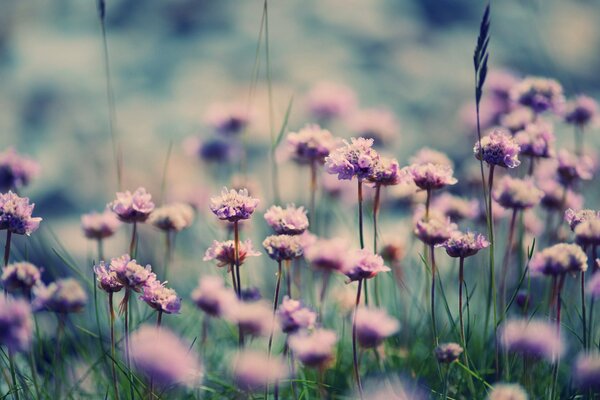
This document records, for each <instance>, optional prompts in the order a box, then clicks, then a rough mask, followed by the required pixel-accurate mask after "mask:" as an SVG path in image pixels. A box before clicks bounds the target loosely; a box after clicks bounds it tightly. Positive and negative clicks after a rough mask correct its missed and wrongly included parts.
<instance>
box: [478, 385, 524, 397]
mask: <svg viewBox="0 0 600 400" xmlns="http://www.w3.org/2000/svg"><path fill="white" fill-rule="evenodd" d="M486 400H529V396H527V392H526V391H525V389H523V387H522V386H521V385H519V384H517V383H497V384H495V385H494V386H493V387H492V390H491V391H490V392H489V393H488V395H487V397H486Z"/></svg>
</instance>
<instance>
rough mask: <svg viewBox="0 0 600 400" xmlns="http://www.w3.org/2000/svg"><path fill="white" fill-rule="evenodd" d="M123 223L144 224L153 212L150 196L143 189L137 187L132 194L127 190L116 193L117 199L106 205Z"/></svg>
mask: <svg viewBox="0 0 600 400" xmlns="http://www.w3.org/2000/svg"><path fill="white" fill-rule="evenodd" d="M108 207H109V208H110V209H111V210H112V211H113V212H114V213H115V214H117V217H119V219H120V220H121V221H123V222H128V223H134V222H144V221H146V220H147V219H148V217H149V216H150V213H151V212H152V211H153V210H154V203H153V202H152V195H151V194H150V193H148V192H147V191H146V189H145V188H143V187H139V188H137V189H136V190H135V191H134V192H133V193H131V192H130V191H129V190H127V191H125V192H117V198H116V199H115V200H114V201H113V202H112V203H109V204H108Z"/></svg>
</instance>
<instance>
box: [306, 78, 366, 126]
mask: <svg viewBox="0 0 600 400" xmlns="http://www.w3.org/2000/svg"><path fill="white" fill-rule="evenodd" d="M306 103H307V107H308V110H309V112H310V113H311V115H312V116H313V117H314V118H316V119H317V120H319V121H326V120H329V119H332V118H337V117H341V116H343V115H346V114H348V113H349V112H350V111H352V110H354V109H355V108H356V104H357V101H356V95H355V94H354V91H353V90H352V89H350V88H349V87H347V86H345V85H341V84H336V83H332V82H319V83H318V84H316V85H315V86H314V87H313V88H312V89H311V90H310V92H308V94H307V95H306Z"/></svg>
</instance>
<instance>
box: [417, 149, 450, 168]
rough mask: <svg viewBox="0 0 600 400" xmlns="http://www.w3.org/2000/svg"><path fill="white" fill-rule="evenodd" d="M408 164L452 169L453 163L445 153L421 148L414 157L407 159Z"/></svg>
mask: <svg viewBox="0 0 600 400" xmlns="http://www.w3.org/2000/svg"><path fill="white" fill-rule="evenodd" d="M408 162H409V163H410V164H438V165H439V164H441V165H447V166H449V167H450V168H454V163H453V162H452V160H450V158H448V156H447V155H446V154H445V153H442V152H441V151H437V150H433V149H430V148H429V147H423V148H422V149H420V150H419V151H417V152H416V153H415V155H414V156H412V157H411V158H409V159H408Z"/></svg>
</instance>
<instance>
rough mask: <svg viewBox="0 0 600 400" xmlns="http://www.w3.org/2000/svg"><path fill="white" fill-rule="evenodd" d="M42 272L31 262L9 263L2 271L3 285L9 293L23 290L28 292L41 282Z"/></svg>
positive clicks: (1, 279)
mask: <svg viewBox="0 0 600 400" xmlns="http://www.w3.org/2000/svg"><path fill="white" fill-rule="evenodd" d="M41 277H42V274H41V272H40V270H39V269H38V267H36V266H35V265H33V264H32V263H29V262H17V263H13V264H8V265H7V266H6V267H4V270H3V271H2V277H1V278H0V281H2V286H3V287H4V290H6V291H7V292H9V293H14V292H16V291H19V290H21V291H23V292H25V293H28V292H29V291H30V290H31V288H33V287H34V286H35V285H36V284H38V283H39V282H40V279H41Z"/></svg>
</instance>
